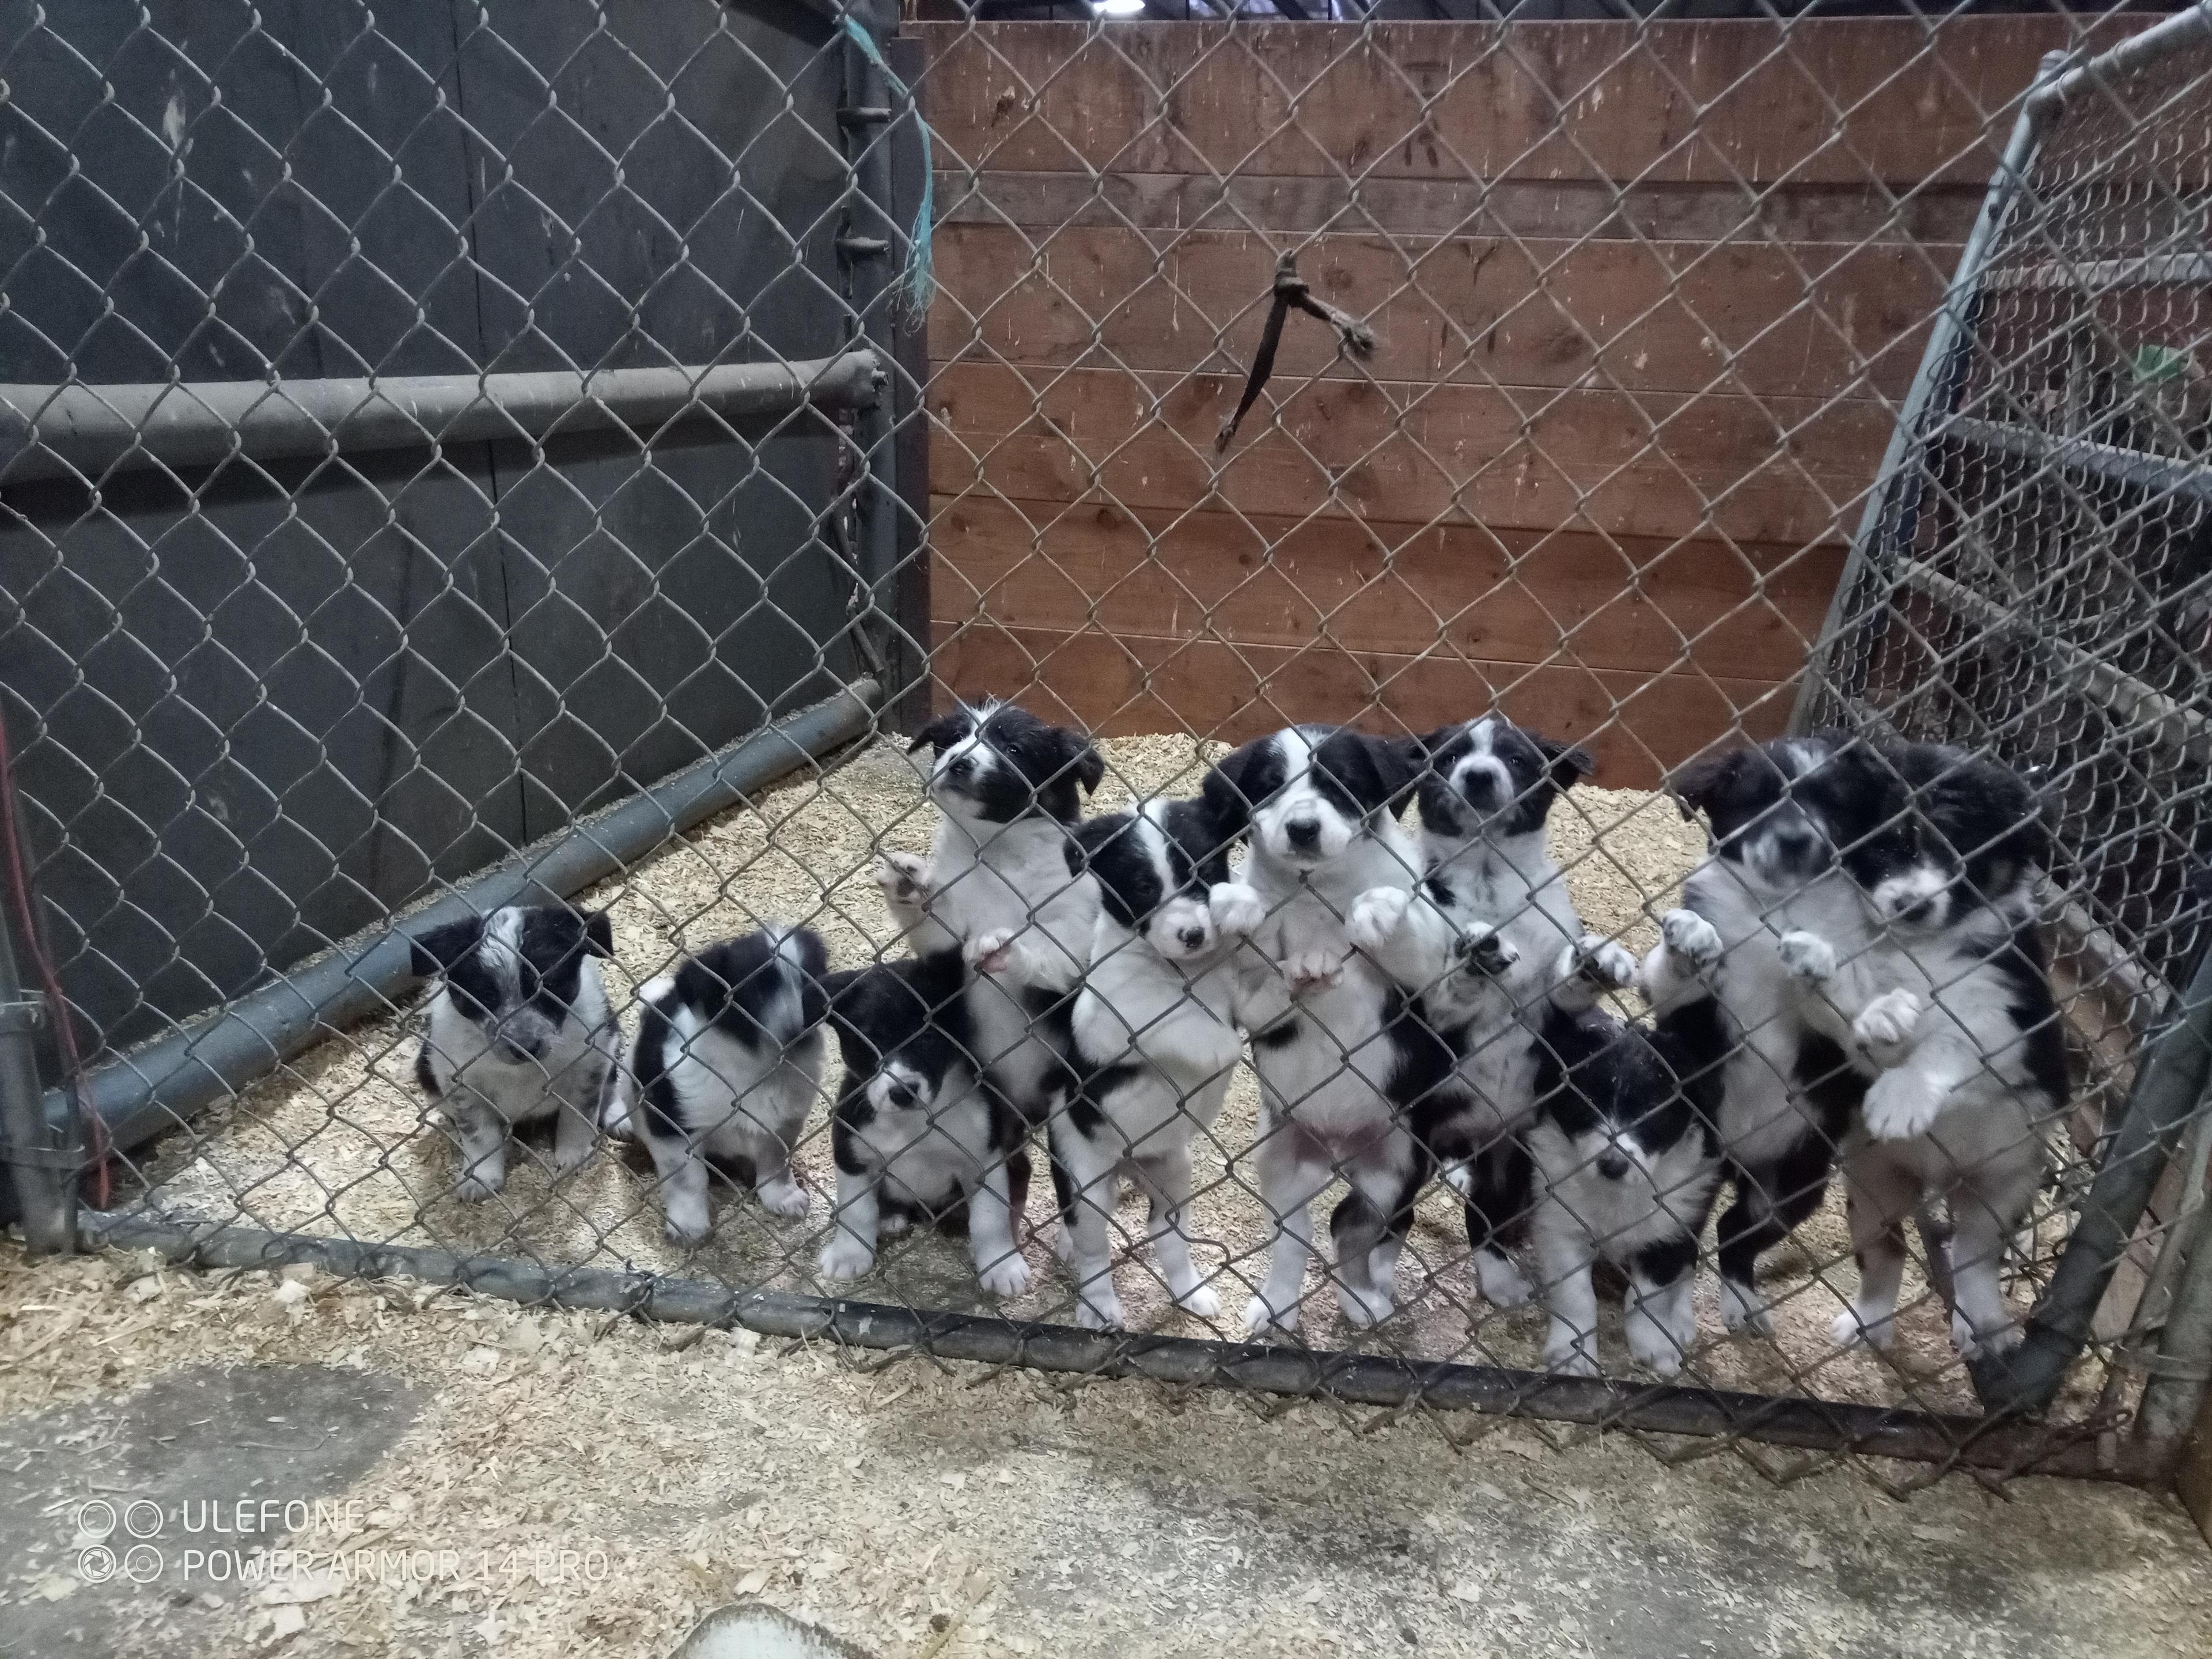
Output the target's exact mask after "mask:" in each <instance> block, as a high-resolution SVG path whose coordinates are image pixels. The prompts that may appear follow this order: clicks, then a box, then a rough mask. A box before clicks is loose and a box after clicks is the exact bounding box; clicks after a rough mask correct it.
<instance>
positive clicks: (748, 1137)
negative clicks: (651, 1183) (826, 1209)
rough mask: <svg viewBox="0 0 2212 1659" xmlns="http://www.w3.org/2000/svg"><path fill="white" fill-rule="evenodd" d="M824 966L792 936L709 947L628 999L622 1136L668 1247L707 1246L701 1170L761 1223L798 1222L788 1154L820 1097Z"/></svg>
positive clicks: (812, 941) (802, 937)
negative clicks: (749, 1197) (649, 1171)
mask: <svg viewBox="0 0 2212 1659" xmlns="http://www.w3.org/2000/svg"><path fill="white" fill-rule="evenodd" d="M828 970H829V955H828V952H827V951H825V950H824V949H823V944H822V940H821V939H820V938H819V937H818V936H817V934H815V933H811V932H810V931H809V930H808V929H806V928H804V927H776V926H774V925H771V926H769V927H763V928H762V929H761V930H760V931H759V932H757V933H747V934H745V935H744V937H743V938H741V939H725V940H724V941H722V943H720V944H719V945H709V946H708V948H707V949H705V950H703V951H700V952H699V954H698V955H696V956H695V957H690V959H689V960H687V961H685V962H684V963H682V964H681V965H680V966H678V968H677V969H676V971H675V972H673V973H671V974H663V975H661V976H660V977H659V978H658V979H655V980H653V981H652V982H650V983H649V984H647V986H646V987H644V989H642V990H641V991H640V992H639V993H638V1001H639V1004H640V1005H641V1012H640V1014H639V1018H638V1027H637V1041H636V1042H635V1043H634V1044H633V1045H632V1046H631V1048H630V1062H629V1073H630V1077H629V1082H628V1084H627V1085H625V1090H626V1092H627V1091H635V1093H634V1096H632V1102H631V1104H630V1107H629V1111H628V1114H627V1122H628V1125H629V1133H633V1134H635V1136H636V1137H637V1138H638V1139H641V1140H642V1141H643V1142H644V1143H645V1146H646V1150H647V1152H650V1153H651V1154H652V1155H653V1168H654V1169H655V1170H658V1171H659V1175H660V1197H661V1202H662V1204H663V1205H664V1206H665V1207H666V1209H667V1212H668V1236H669V1237H670V1238H671V1239H672V1240H674V1241H675V1242H676V1243H678V1244H696V1243H700V1242H701V1241H702V1239H704V1238H705V1237H707V1233H708V1214H707V1164H708V1159H710V1158H711V1159H714V1160H716V1161H719V1162H723V1163H726V1164H728V1165H729V1166H730V1167H731V1169H732V1173H733V1174H734V1175H735V1176H737V1178H738V1180H740V1181H742V1182H744V1184H745V1185H746V1186H748V1187H750V1188H752V1189H753V1191H754V1192H755V1193H756V1194H758V1195H759V1198H760V1201H761V1203H762V1204H763V1206H765V1207H766V1208H767V1209H768V1210H769V1211H770V1212H772V1213H774V1214H776V1215H782V1216H801V1215H805V1213H806V1194H805V1192H804V1191H803V1190H802V1189H801V1188H800V1187H799V1183H798V1182H796V1181H793V1179H792V1176H791V1152H792V1148H793V1146H796V1145H797V1144H798V1141H799V1131H800V1130H801V1129H803V1128H804V1127H805V1124H806V1114H807V1112H808V1111H809V1110H810V1109H811V1108H812V1106H813V1104H814V1100H815V1097H816V1096H817V1095H818V1094H819V1093H820V1092H821V1091H822V1059H823V1049H824V1048H825V1047H826V1044H825V1042H824V1041H823V1036H822V1018H823V1009H824V1004H823V991H822V980H823V975H824V974H825V973H827V972H828Z"/></svg>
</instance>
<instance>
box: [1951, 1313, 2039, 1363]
mask: <svg viewBox="0 0 2212 1659" xmlns="http://www.w3.org/2000/svg"><path fill="white" fill-rule="evenodd" d="M2026 1340H2027V1331H2026V1330H2024V1329H2022V1328H2021V1326H2020V1324H2019V1323H2018V1322H2015V1321H2014V1320H2009V1319H2008V1320H2007V1321H2005V1322H2004V1323H2003V1324H2002V1325H2000V1326H1998V1327H1997V1328H1996V1329H1995V1330H1993V1331H1978V1330H1976V1329H1975V1328H1974V1322H1973V1321H1972V1320H1971V1319H1969V1318H1967V1317H1966V1315H1964V1314H1962V1313H1960V1312H1958V1311H1957V1310H1953V1312H1952V1314H1951V1346H1953V1347H1954V1348H1956V1349H1957V1350H1958V1351H1959V1357H1960V1358H1961V1359H1987V1358H1994V1357H1996V1355H1999V1354H2008V1353H2010V1352H2012V1351H2013V1350H2014V1349H2015V1348H2017V1347H2018V1346H2020V1345H2021V1343H2023V1342H2025V1341H2026Z"/></svg>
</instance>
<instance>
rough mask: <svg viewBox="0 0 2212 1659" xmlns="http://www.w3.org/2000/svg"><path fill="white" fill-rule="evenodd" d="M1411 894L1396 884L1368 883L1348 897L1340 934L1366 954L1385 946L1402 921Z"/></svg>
mask: <svg viewBox="0 0 2212 1659" xmlns="http://www.w3.org/2000/svg"><path fill="white" fill-rule="evenodd" d="M1412 905H1413V895H1412V894H1411V893H1409V892H1407V891H1406V890H1404V889H1402V888H1398V887H1370V888H1369V889H1368V890H1366V891H1365V892H1364V893H1362V894H1361V895H1360V896H1358V898H1356V899H1354V900H1352V908H1351V910H1350V912H1349V913H1347V914H1346V916H1345V918H1344V936H1345V938H1346V939H1349V940H1350V941H1351V942H1352V949H1353V950H1355V951H1367V952H1369V953H1370V955H1371V954H1373V953H1374V952H1375V951H1380V950H1383V949H1384V948H1386V947H1387V946H1388V945H1389V943H1390V941H1391V940H1392V939H1395V938H1396V937H1397V933H1398V929H1399V928H1401V927H1403V926H1404V925H1405V921H1406V912H1407V909H1409V908H1411V907H1412Z"/></svg>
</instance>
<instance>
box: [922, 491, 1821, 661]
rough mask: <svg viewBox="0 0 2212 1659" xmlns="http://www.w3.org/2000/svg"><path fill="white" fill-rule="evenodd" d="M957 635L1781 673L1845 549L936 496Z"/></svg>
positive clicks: (1797, 657) (936, 522) (949, 611)
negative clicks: (1102, 638) (971, 627)
mask: <svg viewBox="0 0 2212 1659" xmlns="http://www.w3.org/2000/svg"><path fill="white" fill-rule="evenodd" d="M929 540H930V544H931V547H932V548H933V550H934V552H935V554H936V556H937V560H938V568H937V572H936V574H935V577H934V580H933V581H932V583H931V589H930V591H931V593H932V595H933V600H934V607H935V609H934V615H933V620H934V621H935V622H936V623H937V624H938V625H939V631H940V632H942V631H946V630H949V629H951V628H954V627H957V626H958V625H960V624H962V623H968V622H971V621H979V620H984V619H987V620H989V621H992V622H994V623H1000V624H1003V625H1005V626H1006V627H1009V628H1018V629H1036V630H1038V631H1041V632H1046V633H1066V632H1074V631H1078V630H1080V629H1084V628H1086V627H1097V628H1101V629H1104V630H1105V631H1107V632H1109V633H1114V634H1122V633H1128V634H1147V635H1156V636H1161V637H1166V638H1174V639H1192V638H1200V637H1208V636H1210V637H1212V638H1216V639H1220V640H1227V641H1236V642H1240V643H1241V642H1246V641H1249V642H1251V643H1255V644H1264V645H1286V646H1303V645H1308V644H1312V643H1314V642H1316V641H1329V642H1334V643H1337V644H1340V645H1342V646H1344V647H1346V648H1349V649H1352V650H1357V651H1385V652H1399V653H1408V654H1419V653H1422V652H1424V651H1430V650H1437V651H1441V652H1443V653H1449V654H1457V655H1463V656H1467V657H1469V658H1474V659H1490V660H1495V661H1499V662H1516V663H1542V662H1547V661H1550V660H1551V659H1553V658H1555V657H1559V658H1563V659H1565V660H1566V661H1569V662H1572V663H1578V664H1580V665H1583V666H1584V667H1589V668H1607V669H1621V670H1627V671H1635V672H1638V673H1645V674H1655V673H1660V672H1662V671H1668V670H1671V669H1674V668H1675V667H1676V666H1678V665H1680V663H1681V662H1682V661H1683V660H1684V659H1685V656H1686V655H1690V656H1692V657H1694V659H1695V660H1697V661H1699V662H1701V663H1709V664H1725V665H1727V667H1728V670H1729V673H1730V674H1731V675H1732V676H1734V677H1736V678H1743V679H1750V680H1760V681H1768V682H1779V681H1782V680H1786V679H1789V678H1792V677H1793V676H1795V675H1796V673H1797V672H1798V671H1799V670H1800V669H1802V667H1803V666H1804V662H1805V653H1806V650H1807V647H1808V641H1810V640H1811V639H1812V638H1813V637H1814V635H1817V634H1818V633H1819V631H1820V623H1821V620H1822V618H1823V617H1825V616H1826V613H1827V606H1828V600H1829V597H1830V595H1831V594H1832V592H1833V591H1834V588H1835V584H1836V580H1837V578H1838V574H1839V573H1840V571H1841V568H1842V562H1843V555H1842V550H1841V549H1839V548H1835V547H1817V548H1787V547H1771V546H1751V547H1745V548H1734V547H1730V546H1729V545H1727V544H1723V543H1717V542H1711V541H1692V542H1674V543H1668V542H1659V541H1644V540H1636V539H1630V540H1618V539H1613V538H1605V537H1599V536H1592V535H1577V534H1573V533H1571V532H1550V533H1545V532H1533V531H1502V532H1492V531H1489V530H1486V529H1482V528H1480V527H1476V526H1433V527H1431V528H1429V529H1426V530H1419V531H1401V532H1396V533H1395V534H1394V533H1392V532H1391V531H1390V530H1389V527H1388V526H1375V525H1368V524H1362V523H1359V522H1357V521H1355V520H1349V519H1341V518H1327V519H1313V520H1305V521H1304V522H1301V521H1299V520H1291V519H1279V518H1273V517H1270V516H1266V515H1260V516H1255V517H1251V518H1243V517H1239V516H1237V515H1235V514H1231V513H1162V512H1146V513H1133V514H1131V513H1119V512H1116V511H1115V509H1113V508H1111V507H1106V508H1097V507H1082V508H1077V509H1074V510H1073V511H1070V512H1066V513H1056V512H1047V513H1040V514H1038V515H1037V516H1036V517H1035V518H1032V517H1030V515H1029V514H1027V513H1024V512H1023V511H1022V510H1021V509H1019V508H1018V507H1016V506H1015V505H1013V504H1012V503H1011V502H1007V501H994V500H990V499H987V498H984V497H980V496H971V497H969V498H967V499H964V500H959V501H953V500H948V499H945V498H939V499H938V500H936V501H933V502H932V504H931V520H930V529H929Z"/></svg>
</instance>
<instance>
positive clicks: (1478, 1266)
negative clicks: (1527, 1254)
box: [1474, 1250, 1532, 1308]
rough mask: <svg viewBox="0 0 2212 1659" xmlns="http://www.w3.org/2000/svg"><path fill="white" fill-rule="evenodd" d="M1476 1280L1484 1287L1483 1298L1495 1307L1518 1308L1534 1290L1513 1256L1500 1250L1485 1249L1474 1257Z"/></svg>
mask: <svg viewBox="0 0 2212 1659" xmlns="http://www.w3.org/2000/svg"><path fill="white" fill-rule="evenodd" d="M1474 1282H1475V1283H1476V1284H1477V1285H1480V1286H1481V1287H1482V1297H1483V1300H1484V1301H1486V1302H1487V1303H1489V1304H1490V1305H1491V1306H1492V1307H1493V1308H1518V1307H1520V1306H1522V1304H1524V1303H1526V1302H1527V1301H1528V1297H1529V1296H1530V1294H1531V1291H1532V1287H1531V1286H1530V1285H1529V1283H1528V1275H1527V1274H1525V1273H1522V1271H1521V1269H1520V1268H1519V1267H1517V1266H1516V1264H1515V1262H1514V1261H1513V1258H1512V1257H1511V1256H1510V1255H1505V1254H1504V1252H1502V1251H1498V1250H1484V1251H1482V1252H1481V1253H1480V1254H1479V1255H1477V1256H1476V1257H1475V1258H1474Z"/></svg>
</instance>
